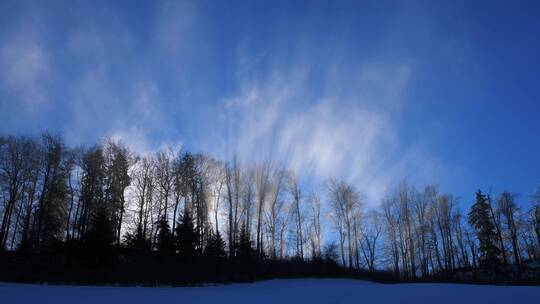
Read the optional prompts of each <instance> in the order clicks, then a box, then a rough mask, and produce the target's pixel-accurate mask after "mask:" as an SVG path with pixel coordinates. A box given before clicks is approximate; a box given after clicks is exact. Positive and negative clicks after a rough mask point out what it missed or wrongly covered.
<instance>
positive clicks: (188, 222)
mask: <svg viewBox="0 0 540 304" xmlns="http://www.w3.org/2000/svg"><path fill="white" fill-rule="evenodd" d="M197 239H198V238H197V231H196V230H195V225H194V224H193V218H192V217H191V211H190V210H189V208H188V209H186V210H185V211H184V214H183V215H182V216H181V219H180V222H179V223H178V225H177V226H176V240H177V241H176V245H177V248H178V254H179V256H180V257H181V258H182V259H185V260H190V259H193V258H194V257H195V256H196V254H197V250H196V246H197Z"/></svg>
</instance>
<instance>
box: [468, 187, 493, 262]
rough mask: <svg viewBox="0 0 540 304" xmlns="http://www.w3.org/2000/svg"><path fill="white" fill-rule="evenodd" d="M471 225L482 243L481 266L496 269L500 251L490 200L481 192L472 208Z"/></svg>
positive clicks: (477, 193) (478, 193) (477, 194)
mask: <svg viewBox="0 0 540 304" xmlns="http://www.w3.org/2000/svg"><path fill="white" fill-rule="evenodd" d="M469 223H470V224H471V226H472V227H473V228H474V229H475V230H476V236H477V238H478V241H479V243H480V244H479V245H480V247H479V250H480V258H479V260H480V261H479V262H480V266H481V267H482V268H485V269H496V268H497V266H498V265H499V264H500V258H499V255H500V249H499V248H498V247H497V246H495V243H496V241H497V234H496V232H495V226H494V224H493V222H492V220H491V216H490V205H489V202H488V199H487V197H486V195H484V194H483V193H482V191H480V190H478V192H476V201H475V203H474V204H473V205H472V206H471V210H470V212H469Z"/></svg>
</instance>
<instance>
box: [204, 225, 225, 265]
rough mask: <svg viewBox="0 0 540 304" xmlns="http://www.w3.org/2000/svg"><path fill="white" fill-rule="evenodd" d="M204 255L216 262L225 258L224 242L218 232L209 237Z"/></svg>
mask: <svg viewBox="0 0 540 304" xmlns="http://www.w3.org/2000/svg"><path fill="white" fill-rule="evenodd" d="M205 255H206V257H208V258H210V259H213V260H218V261H219V260H223V259H224V258H225V257H226V256H227V253H226V252H225V241H224V240H223V237H222V236H221V233H220V232H219V231H218V232H217V233H214V234H212V236H211V237H210V239H209V241H208V244H207V245H206V248H205Z"/></svg>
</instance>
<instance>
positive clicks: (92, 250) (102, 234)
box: [85, 206, 114, 263]
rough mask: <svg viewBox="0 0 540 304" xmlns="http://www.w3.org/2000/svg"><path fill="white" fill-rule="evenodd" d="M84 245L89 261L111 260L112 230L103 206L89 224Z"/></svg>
mask: <svg viewBox="0 0 540 304" xmlns="http://www.w3.org/2000/svg"><path fill="white" fill-rule="evenodd" d="M90 224H91V225H90V229H89V231H88V234H87V235H86V239H85V243H86V245H87V249H86V252H87V253H88V254H90V255H91V256H90V257H91V259H95V260H96V261H97V262H98V263H99V262H100V261H104V262H105V261H111V259H112V258H113V253H114V252H113V242H114V229H113V226H112V224H111V220H110V219H109V216H108V213H107V210H106V208H105V207H104V206H101V207H99V208H98V209H97V211H96V213H95V215H94V217H93V219H92V221H91V223H90Z"/></svg>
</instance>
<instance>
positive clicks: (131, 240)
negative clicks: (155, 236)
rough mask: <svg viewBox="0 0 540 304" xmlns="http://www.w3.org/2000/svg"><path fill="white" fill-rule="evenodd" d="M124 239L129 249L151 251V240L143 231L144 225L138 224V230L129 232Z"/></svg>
mask: <svg viewBox="0 0 540 304" xmlns="http://www.w3.org/2000/svg"><path fill="white" fill-rule="evenodd" d="M124 241H125V243H126V245H127V247H128V248H129V249H132V250H136V251H149V250H150V245H151V244H150V240H149V239H147V238H146V237H145V235H144V233H143V229H142V226H140V225H138V226H137V230H136V231H135V232H134V233H133V232H128V233H127V234H126V235H125V237H124Z"/></svg>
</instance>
